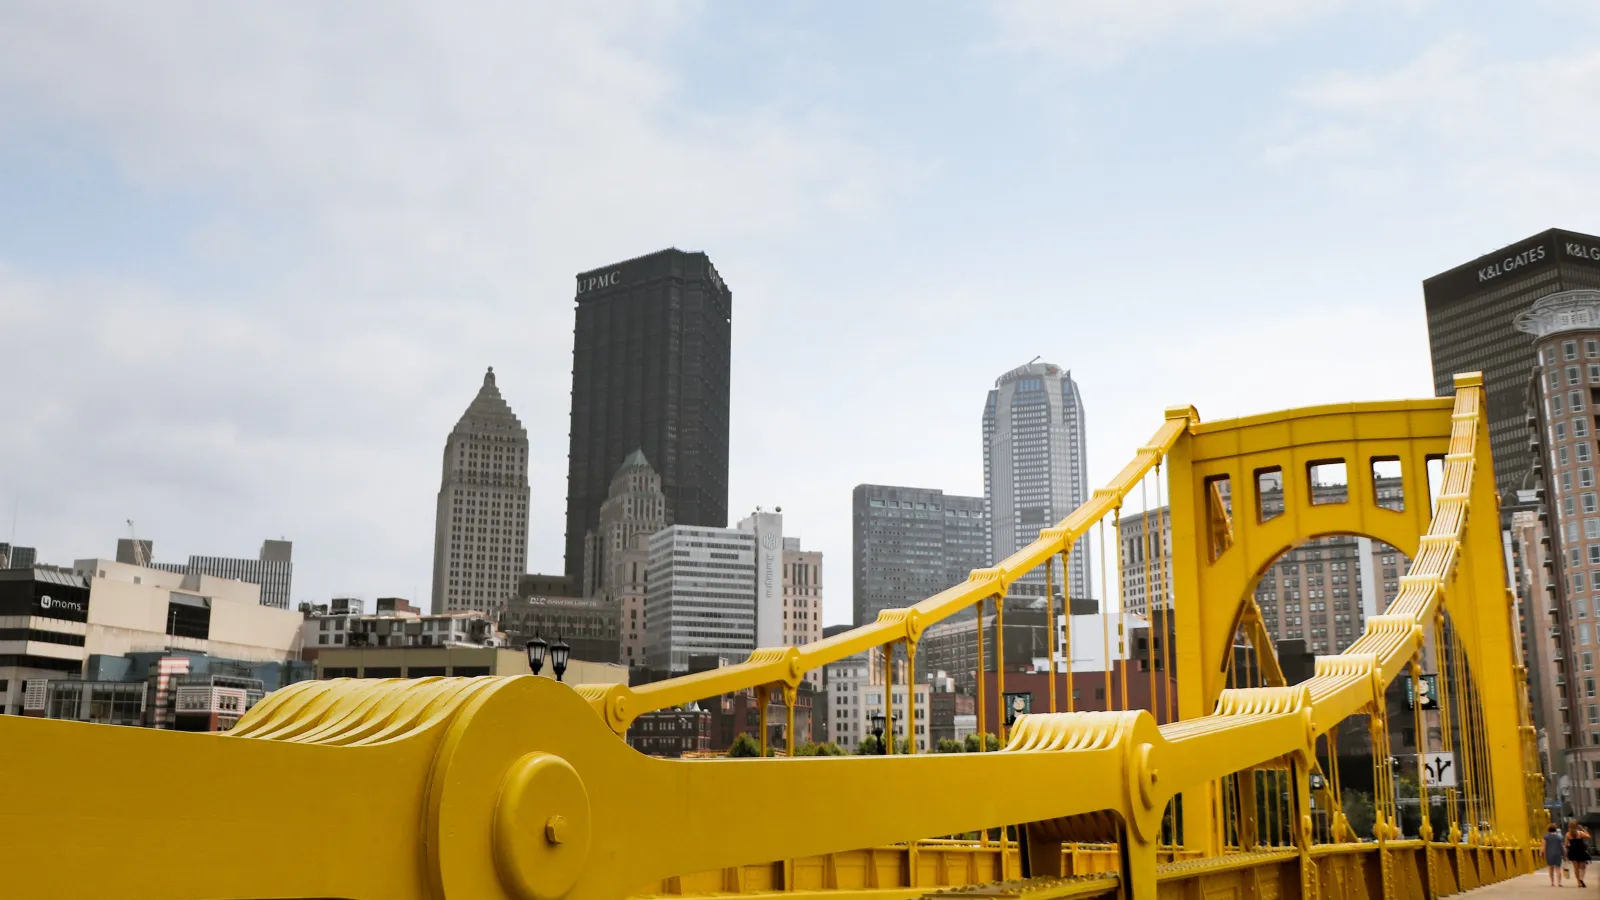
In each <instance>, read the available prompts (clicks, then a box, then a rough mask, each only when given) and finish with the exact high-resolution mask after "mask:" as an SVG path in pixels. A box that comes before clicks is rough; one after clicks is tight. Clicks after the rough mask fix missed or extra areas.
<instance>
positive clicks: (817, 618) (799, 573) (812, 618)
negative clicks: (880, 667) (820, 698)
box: [783, 537, 822, 690]
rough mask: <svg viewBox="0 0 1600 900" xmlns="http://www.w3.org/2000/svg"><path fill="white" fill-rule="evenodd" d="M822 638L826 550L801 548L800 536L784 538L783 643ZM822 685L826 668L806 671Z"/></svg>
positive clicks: (814, 682) (799, 643)
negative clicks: (823, 580)
mask: <svg viewBox="0 0 1600 900" xmlns="http://www.w3.org/2000/svg"><path fill="white" fill-rule="evenodd" d="M820 640H822V551H821V550H802V549H800V539H799V538H797V537H786V538H784V539H783V645H784V646H785V647H800V646H803V645H805V644H809V643H812V642H813V641H820ZM806 680H807V681H809V682H811V684H812V686H813V687H815V688H817V689H819V690H820V689H821V688H822V671H821V670H820V669H812V670H811V671H810V672H807V673H806Z"/></svg>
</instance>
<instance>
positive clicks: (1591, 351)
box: [1583, 338, 1600, 359]
mask: <svg viewBox="0 0 1600 900" xmlns="http://www.w3.org/2000/svg"><path fill="white" fill-rule="evenodd" d="M1583 355H1584V356H1587V357H1589V358H1590V359H1594V358H1595V357H1596V356H1600V341H1597V340H1595V339H1594V338H1587V339H1585V340H1584V342H1583Z"/></svg>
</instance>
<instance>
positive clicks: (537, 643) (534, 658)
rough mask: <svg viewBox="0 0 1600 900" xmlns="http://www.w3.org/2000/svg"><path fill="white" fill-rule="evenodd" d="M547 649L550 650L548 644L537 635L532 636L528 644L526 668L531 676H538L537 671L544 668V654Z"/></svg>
mask: <svg viewBox="0 0 1600 900" xmlns="http://www.w3.org/2000/svg"><path fill="white" fill-rule="evenodd" d="M548 649H550V645H549V643H548V642H546V641H545V639H544V638H542V637H539V636H538V635H534V636H533V640H531V641H529V642H528V668H529V669H531V670H533V674H535V675H537V674H539V670H540V669H542V668H544V653H545V651H546V650H548ZM563 662H565V661H563Z"/></svg>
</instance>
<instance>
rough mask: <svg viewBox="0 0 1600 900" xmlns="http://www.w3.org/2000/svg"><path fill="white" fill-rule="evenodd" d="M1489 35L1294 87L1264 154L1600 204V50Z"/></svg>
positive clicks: (1513, 197) (1425, 182) (1439, 185)
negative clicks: (1516, 42) (1496, 51)
mask: <svg viewBox="0 0 1600 900" xmlns="http://www.w3.org/2000/svg"><path fill="white" fill-rule="evenodd" d="M1490 47H1491V45H1488V44H1485V43H1483V42H1481V41H1477V40H1473V39H1470V38H1468V37H1465V36H1462V35H1453V36H1449V37H1446V38H1444V39H1441V40H1439V41H1438V42H1436V43H1435V44H1433V45H1432V46H1430V47H1428V48H1426V49H1425V50H1423V51H1422V52H1420V53H1419V54H1418V55H1417V56H1416V57H1415V58H1413V59H1411V60H1410V61H1408V62H1406V63H1404V64H1403V65H1400V66H1397V67H1395V68H1393V69H1390V70H1388V71H1378V72H1358V71H1349V70H1343V71H1336V72H1331V73H1327V74H1324V75H1322V76H1320V77H1317V78H1315V79H1313V80H1311V81H1310V82H1308V83H1306V84H1305V85H1303V86H1302V87H1300V88H1298V89H1296V90H1294V91H1293V92H1291V95H1290V99H1291V101H1292V103H1293V111H1292V113H1291V115H1290V116H1289V117H1288V120H1287V121H1286V122H1285V123H1284V124H1283V125H1282V126H1281V127H1280V129H1279V130H1278V133H1277V134H1275V135H1274V136H1272V137H1270V138H1267V139H1266V140H1264V142H1263V146H1262V149H1261V152H1262V155H1263V158H1264V159H1265V160H1266V161H1268V162H1269V163H1271V164H1273V165H1277V166H1284V167H1296V166H1298V167H1321V168H1323V169H1324V170H1325V171H1328V172H1329V173H1331V174H1332V175H1333V176H1334V177H1338V178H1342V179H1345V180H1348V181H1353V182H1356V181H1365V182H1367V183H1369V184H1373V185H1376V186H1378V187H1380V188H1388V187H1394V188H1400V187H1405V188H1408V189H1412V190H1416V189H1422V190H1427V189H1430V188H1431V189H1433V190H1437V191H1440V192H1442V193H1449V194H1453V195H1455V196H1458V197H1461V198H1465V199H1466V200H1467V202H1469V203H1471V204H1475V205H1479V206H1485V207H1487V206H1493V207H1497V208H1500V209H1504V208H1506V207H1507V206H1508V205H1509V206H1510V207H1511V208H1513V209H1516V210H1518V211H1524V210H1525V211H1527V212H1529V213H1530V214H1531V213H1542V214H1543V215H1544V216H1545V217H1546V218H1547V219H1548V218H1549V215H1550V213H1551V212H1556V213H1557V214H1558V215H1571V216H1586V215H1589V214H1591V213H1592V209H1591V207H1592V204H1589V203H1588V201H1587V197H1589V196H1592V194H1593V191H1594V190H1595V189H1597V188H1600V176H1597V174H1596V173H1595V170H1594V168H1593V166H1592V165H1590V164H1589V160H1590V159H1591V157H1592V148H1593V147H1594V146H1595V145H1596V143H1597V142H1600V120H1597V119H1596V118H1595V117H1594V116H1593V115H1592V110H1593V100H1592V97H1591V96H1590V94H1592V88H1593V85H1595V84H1597V83H1600V50H1595V49H1593V48H1592V47H1585V48H1584V49H1581V50H1578V51H1575V52H1569V53H1558V54H1556V55H1552V56H1549V57H1545V58H1541V59H1518V60H1500V59H1493V58H1487V53H1488V51H1489V49H1490Z"/></svg>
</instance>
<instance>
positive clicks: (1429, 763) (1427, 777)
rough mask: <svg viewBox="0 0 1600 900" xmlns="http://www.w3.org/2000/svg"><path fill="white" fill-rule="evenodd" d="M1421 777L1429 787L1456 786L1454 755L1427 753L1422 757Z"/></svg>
mask: <svg viewBox="0 0 1600 900" xmlns="http://www.w3.org/2000/svg"><path fill="white" fill-rule="evenodd" d="M1422 777H1423V780H1424V781H1426V782H1427V786H1428V787H1431V788H1453V787H1455V786H1456V755H1455V754H1454V753H1429V754H1426V755H1425V756H1423V757H1422Z"/></svg>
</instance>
